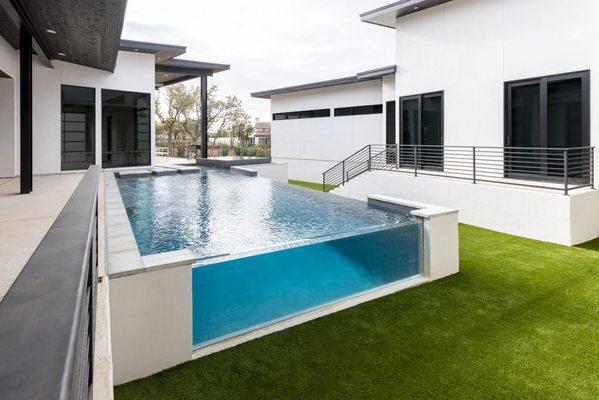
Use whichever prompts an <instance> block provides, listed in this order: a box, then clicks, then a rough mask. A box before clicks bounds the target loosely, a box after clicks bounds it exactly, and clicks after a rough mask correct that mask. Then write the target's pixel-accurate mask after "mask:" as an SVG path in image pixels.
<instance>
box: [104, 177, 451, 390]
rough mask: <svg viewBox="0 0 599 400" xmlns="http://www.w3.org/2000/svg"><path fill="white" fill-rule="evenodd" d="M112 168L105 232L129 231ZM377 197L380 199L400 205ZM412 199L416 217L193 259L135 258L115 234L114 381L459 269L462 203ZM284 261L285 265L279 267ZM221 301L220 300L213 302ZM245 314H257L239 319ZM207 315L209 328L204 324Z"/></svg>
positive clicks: (182, 255) (179, 255)
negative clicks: (446, 205) (444, 205)
mask: <svg viewBox="0 0 599 400" xmlns="http://www.w3.org/2000/svg"><path fill="white" fill-rule="evenodd" d="M108 175H110V176H111V177H112V178H111V179H107V180H106V196H107V202H106V203H107V213H106V214H107V215H106V218H107V221H106V224H107V226H108V229H107V231H108V234H109V235H110V232H111V230H112V231H113V232H114V233H113V235H114V234H120V233H122V232H124V231H126V232H127V234H128V235H130V236H129V238H128V240H130V239H131V236H132V231H131V226H130V224H129V222H128V219H127V216H126V214H125V215H123V209H124V207H123V203H122V199H121V197H120V195H119V192H118V188H117V185H116V182H115V181H114V176H113V175H112V174H108ZM117 195H118V196H117ZM372 197H373V199H372V201H373V202H375V201H376V202H379V203H380V202H383V203H387V204H391V205H397V204H403V203H402V202H401V201H400V200H397V199H392V198H385V197H384V196H372ZM404 205H406V204H404ZM406 206H407V207H411V208H414V211H412V214H413V215H414V216H415V217H417V219H415V220H412V221H408V222H402V223H400V224H398V225H394V226H386V227H382V228H372V229H367V230H365V231H360V232H357V234H352V235H348V236H344V235H341V236H334V237H325V238H319V239H316V240H312V241H307V242H306V243H301V244H299V245H292V246H291V247H287V248H283V249H277V251H270V250H268V251H266V252H263V251H262V252H261V251H258V252H253V253H252V254H249V255H248V254H245V255H243V257H240V256H239V255H238V256H234V257H229V258H224V259H220V258H217V259H213V260H210V261H205V262H203V263H202V265H200V266H196V267H195V268H193V267H192V265H193V264H194V261H193V256H192V255H191V254H190V253H189V251H183V252H181V251H180V252H176V251H175V252H168V253H162V254H157V255H151V256H145V257H141V256H139V250H138V249H137V248H135V249H134V250H131V249H130V250H125V251H133V252H135V251H136V252H137V257H138V259H136V258H135V257H131V258H130V259H129V261H127V260H126V258H127V257H122V256H123V253H122V251H123V250H122V249H120V248H118V246H116V249H115V245H112V246H111V238H110V236H109V239H108V262H109V279H110V296H111V299H110V301H111V307H110V308H111V331H112V343H113V359H114V371H115V376H114V381H115V383H116V384H118V383H122V382H127V381H130V380H133V379H137V378H140V377H144V376H148V375H151V374H153V373H155V372H158V371H160V370H162V369H166V368H168V367H171V366H174V365H176V364H178V363H181V362H184V361H187V360H190V359H192V357H199V356H203V355H206V354H210V353H212V352H215V351H219V350H222V349H225V348H228V347H231V346H235V345H237V344H240V343H243V342H245V341H248V340H252V339H254V338H257V337H260V336H264V335H266V334H269V333H272V332H276V331H278V330H281V329H286V328H288V327H290V326H294V325H297V324H300V323H302V322H305V321H307V320H311V319H314V318H319V317H321V316H324V315H327V314H330V313H333V312H336V311H338V310H341V309H344V308H348V307H352V306H354V305H356V304H359V303H362V302H365V301H369V300H371V299H374V298H378V297H381V296H384V295H387V294H390V293H393V292H396V291H399V290H403V289H405V288H408V287H412V286H416V285H419V284H422V283H425V282H427V281H429V280H432V279H438V278H441V277H443V276H447V275H449V274H453V273H456V272H457V271H458V253H457V211H456V210H449V209H441V208H436V207H430V206H427V205H419V204H413V203H410V204H407V205H406ZM109 208H110V209H109ZM123 217H124V218H123ZM111 221H112V223H111ZM115 222H116V223H115ZM111 226H112V228H111ZM126 228H128V229H126ZM117 237H118V236H117ZM112 239H113V240H112V241H113V242H114V239H115V238H112ZM117 242H118V241H117ZM398 243H401V244H400V245H398ZM111 247H112V251H111ZM115 250H118V251H115ZM132 260H135V261H132ZM398 260H400V262H398ZM119 264H120V267H119ZM123 266H126V267H125V268H124V269H123V268H122V267H123ZM398 266H400V268H398ZM281 269H287V273H286V274H278V273H277V271H281ZM211 281H212V282H213V283H216V284H210V282H211ZM192 282H193V283H192ZM250 284H251V285H253V286H255V287H256V288H255V289H250V288H249V286H250ZM192 285H193V294H192ZM293 291H299V292H300V294H299V295H295V296H294V295H293V293H292V292H293ZM245 300H248V301H245ZM250 300H251V301H250ZM258 300H259V301H258ZM277 300H280V301H277ZM215 301H216V302H218V304H219V307H220V309H219V308H218V307H216V308H213V309H208V308H207V307H209V306H213V305H214V304H216V302H215ZM273 302H274V305H273ZM192 304H193V306H192ZM202 309H203V310H204V311H205V312H204V313H202V312H201V310H202ZM192 310H193V311H192ZM196 311H198V313H196ZM238 315H244V316H247V315H251V318H246V319H245V320H243V322H242V323H240V322H239V320H238V319H237V318H236V316H238ZM203 324H204V325H207V326H211V327H212V328H211V329H210V330H205V331H202V329H201V326H202V325H203ZM192 330H193V338H192ZM198 345H199V346H198ZM194 348H195V351H194Z"/></svg>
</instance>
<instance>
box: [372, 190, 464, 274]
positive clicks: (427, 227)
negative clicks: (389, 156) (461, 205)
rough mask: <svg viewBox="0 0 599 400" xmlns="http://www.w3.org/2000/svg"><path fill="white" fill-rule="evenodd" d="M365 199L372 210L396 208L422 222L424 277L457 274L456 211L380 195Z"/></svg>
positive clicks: (458, 261) (458, 266)
mask: <svg viewBox="0 0 599 400" xmlns="http://www.w3.org/2000/svg"><path fill="white" fill-rule="evenodd" d="M367 199H368V204H372V205H374V206H376V207H381V206H382V207H383V208H391V209H392V208H394V207H396V208H397V209H398V210H400V211H403V212H406V211H409V212H410V214H412V215H413V216H415V217H417V218H421V219H422V226H423V238H422V240H423V256H424V259H423V273H424V275H425V276H427V277H429V278H430V279H431V280H435V279H441V278H444V277H446V276H449V275H452V274H456V273H458V272H459V270H460V256H459V240H458V210H456V209H452V208H446V207H438V206H433V205H430V204H426V203H420V202H416V201H410V200H403V199H398V198H396V197H391V196H385V195H380V194H372V195H368V196H367Z"/></svg>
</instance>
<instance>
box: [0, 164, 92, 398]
mask: <svg viewBox="0 0 599 400" xmlns="http://www.w3.org/2000/svg"><path fill="white" fill-rule="evenodd" d="M99 173H100V168H99V167H97V166H91V167H89V169H88V171H87V173H86V174H85V176H84V177H83V178H82V180H81V182H80V183H79V185H78V186H77V188H76V189H75V191H74V192H73V194H72V195H71V197H70V199H69V201H68V202H67V204H66V205H65V206H64V208H63V210H62V211H61V213H60V214H59V215H58V217H57V218H56V221H55V222H54V224H52V226H51V227H50V230H49V231H48V233H47V234H46V236H45V237H44V239H43V240H42V241H41V243H40V244H39V246H38V247H37V249H36V250H35V252H34V253H33V255H32V256H31V258H30V259H29V261H28V262H27V264H26V265H25V266H24V267H23V270H22V271H21V273H20V274H19V276H18V277H17V279H16V280H15V282H14V283H13V285H12V287H11V288H10V289H9V291H8V292H7V293H6V296H5V297H4V299H3V300H2V302H0V360H2V361H0V399H3V400H4V399H6V400H8V399H90V398H91V397H92V377H93V356H94V331H95V316H96V311H95V310H96V304H95V302H96V282H97V279H98V278H97V277H98V275H97V226H98V225H97V224H98V222H97V221H98V217H97V194H98V192H97V191H98V180H99Z"/></svg>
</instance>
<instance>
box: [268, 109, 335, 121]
mask: <svg viewBox="0 0 599 400" xmlns="http://www.w3.org/2000/svg"><path fill="white" fill-rule="evenodd" d="M330 116H331V110H330V109H329V108H323V109H320V110H306V111H290V112H284V113H276V114H273V115H272V119H273V121H282V120H286V119H306V118H323V117H330Z"/></svg>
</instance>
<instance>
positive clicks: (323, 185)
mask: <svg viewBox="0 0 599 400" xmlns="http://www.w3.org/2000/svg"><path fill="white" fill-rule="evenodd" d="M325 189H326V185H325V184H324V174H322V191H323V192H326V190H325Z"/></svg>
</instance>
